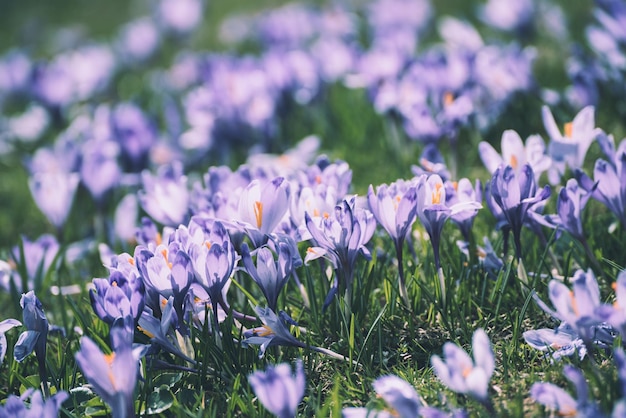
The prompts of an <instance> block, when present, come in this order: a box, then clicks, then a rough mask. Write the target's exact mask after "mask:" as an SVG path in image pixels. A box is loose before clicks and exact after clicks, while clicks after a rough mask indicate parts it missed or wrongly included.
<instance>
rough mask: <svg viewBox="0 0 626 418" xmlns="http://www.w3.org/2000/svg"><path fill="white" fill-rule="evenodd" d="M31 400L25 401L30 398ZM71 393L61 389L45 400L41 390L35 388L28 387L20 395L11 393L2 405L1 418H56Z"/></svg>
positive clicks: (0, 408)
mask: <svg viewBox="0 0 626 418" xmlns="http://www.w3.org/2000/svg"><path fill="white" fill-rule="evenodd" d="M29 398H30V401H29V402H26V403H25V402H24V401H26V399H29ZM67 398H69V395H68V394H67V392H65V391H59V392H57V393H55V394H54V395H52V396H51V397H48V398H47V399H45V400H44V398H43V396H42V395H41V392H40V391H38V390H37V391H36V390H35V389H34V388H30V389H26V391H25V392H24V393H23V394H22V395H21V396H19V397H17V396H15V395H9V397H8V398H7V399H6V402H5V403H4V405H2V406H0V417H1V418H12V417H20V418H22V417H24V418H28V417H38V418H56V417H58V416H59V415H60V413H61V405H62V404H63V402H65V400H66V399H67Z"/></svg>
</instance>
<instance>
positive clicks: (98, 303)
mask: <svg viewBox="0 0 626 418" xmlns="http://www.w3.org/2000/svg"><path fill="white" fill-rule="evenodd" d="M126 256H127V257H128V258H129V260H133V258H132V257H130V256H129V255H126ZM129 264H130V266H127V267H124V265H118V266H117V267H112V268H111V273H110V275H109V278H108V279H100V278H95V279H93V281H92V283H93V285H94V288H93V289H91V290H90V291H89V299H90V300H91V307H92V308H93V310H94V312H95V313H96V315H97V316H98V317H99V318H100V319H102V320H103V321H104V322H106V323H107V324H109V325H112V324H113V323H114V322H115V321H116V320H117V319H119V318H122V319H124V318H126V317H131V318H133V320H134V321H135V322H137V320H138V319H139V316H140V315H141V312H142V311H143V308H144V304H145V298H144V294H145V286H144V283H143V278H142V277H141V275H140V273H139V271H138V270H137V268H136V267H135V266H134V260H133V261H132V264H131V263H129Z"/></svg>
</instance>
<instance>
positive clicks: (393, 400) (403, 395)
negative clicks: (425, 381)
mask: <svg viewBox="0 0 626 418" xmlns="http://www.w3.org/2000/svg"><path fill="white" fill-rule="evenodd" d="M372 386H373V387H374V390H375V391H376V393H377V394H378V396H380V397H381V398H383V400H384V401H385V402H386V403H387V405H389V406H390V407H391V408H392V409H393V411H395V412H396V413H397V414H398V416H400V417H402V418H410V417H417V416H418V415H419V413H420V407H421V405H422V402H421V400H420V398H419V395H418V394H417V392H416V391H415V388H413V386H411V385H410V384H409V383H408V382H407V381H406V380H404V379H401V378H399V377H398V376H393V375H389V376H383V377H379V378H378V379H376V380H375V381H374V383H372Z"/></svg>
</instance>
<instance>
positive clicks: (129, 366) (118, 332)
mask: <svg viewBox="0 0 626 418" xmlns="http://www.w3.org/2000/svg"><path fill="white" fill-rule="evenodd" d="M132 338H133V334H132V332H129V331H128V330H127V329H126V327H117V326H114V327H112V328H111V342H112V345H113V351H112V352H111V353H110V354H104V353H103V352H102V351H101V350H100V348H98V346H97V345H96V343H94V342H93V341H92V340H91V339H90V338H89V337H82V338H81V339H80V350H79V351H78V352H77V353H76V355H75V357H76V363H78V366H79V367H80V369H81V370H82V372H83V375H84V376H85V378H86V379H87V381H88V382H89V384H90V385H91V386H92V387H93V390H94V392H96V394H98V396H100V397H101V398H102V399H103V400H104V401H105V402H106V403H107V404H109V406H110V407H111V414H112V416H113V417H114V418H123V417H134V416H135V397H134V394H133V392H134V391H135V386H136V384H137V375H138V373H139V357H137V356H136V354H135V353H134V352H133V347H132Z"/></svg>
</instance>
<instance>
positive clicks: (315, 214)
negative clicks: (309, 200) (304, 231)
mask: <svg viewBox="0 0 626 418" xmlns="http://www.w3.org/2000/svg"><path fill="white" fill-rule="evenodd" d="M313 216H315V217H317V216H320V211H319V209H317V208H315V209H313Z"/></svg>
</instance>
